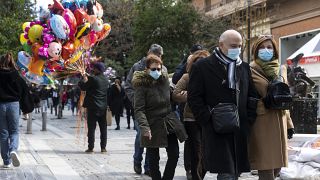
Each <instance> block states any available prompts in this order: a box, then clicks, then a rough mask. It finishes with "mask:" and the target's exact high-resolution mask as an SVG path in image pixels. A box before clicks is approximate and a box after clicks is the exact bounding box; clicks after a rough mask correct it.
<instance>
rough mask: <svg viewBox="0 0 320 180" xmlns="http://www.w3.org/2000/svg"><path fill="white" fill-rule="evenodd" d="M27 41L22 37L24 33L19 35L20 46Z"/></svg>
mask: <svg viewBox="0 0 320 180" xmlns="http://www.w3.org/2000/svg"><path fill="white" fill-rule="evenodd" d="M27 41H28V40H27V39H26V38H25V37H24V33H21V34H20V43H21V45H23V44H25V43H27Z"/></svg>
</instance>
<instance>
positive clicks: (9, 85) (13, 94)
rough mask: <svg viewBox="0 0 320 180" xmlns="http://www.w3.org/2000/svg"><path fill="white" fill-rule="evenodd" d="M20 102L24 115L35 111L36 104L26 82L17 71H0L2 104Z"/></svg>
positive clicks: (0, 100)
mask: <svg viewBox="0 0 320 180" xmlns="http://www.w3.org/2000/svg"><path fill="white" fill-rule="evenodd" d="M16 101H19V103H20V109H21V110H22V112H23V113H30V112H32V111H33V108H34V104H33V99H32V97H31V95H30V92H29V88H28V86H27V84H26V82H25V81H24V80H23V79H22V77H21V76H20V74H19V73H18V71H17V70H6V69H0V102H1V103H6V102H16Z"/></svg>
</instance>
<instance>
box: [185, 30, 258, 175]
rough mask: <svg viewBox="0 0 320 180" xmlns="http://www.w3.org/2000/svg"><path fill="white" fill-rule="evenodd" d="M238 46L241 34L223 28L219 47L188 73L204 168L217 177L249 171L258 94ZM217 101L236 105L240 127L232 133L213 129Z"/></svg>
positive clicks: (189, 99)
mask: <svg viewBox="0 0 320 180" xmlns="http://www.w3.org/2000/svg"><path fill="white" fill-rule="evenodd" d="M241 46H242V37H241V35H240V33H238V32H237V31H235V30H227V31H225V32H224V33H223V34H222V35H221V36H220V40H219V47H217V48H215V50H214V51H213V53H212V55H211V56H209V57H207V58H205V59H201V60H199V61H197V62H196V63H194V64H193V66H192V70H191V73H190V81H189V86H188V104H189V106H190V108H191V110H192V112H193V114H194V116H195V119H196V120H197V121H199V122H200V124H201V125H202V130H203V132H202V133H203V136H202V137H203V148H204V151H203V152H204V161H205V162H204V163H205V169H206V170H207V171H210V172H211V173H218V180H219V179H230V180H233V179H237V178H238V176H239V175H240V174H241V172H248V171H250V166H249V161H248V154H247V153H248V152H247V136H248V134H249V128H250V124H251V123H253V122H254V120H255V117H256V102H257V101H256V100H257V99H256V98H257V93H256V90H255V88H254V85H253V83H252V79H251V72H250V68H249V65H248V63H246V62H243V61H242V60H241V59H240V58H239V55H240V53H241ZM237 91H238V92H239V96H238V97H239V98H238V101H237V100H236V99H237V96H236V93H237ZM237 102H238V103H237ZM218 103H234V104H238V106H237V107H238V112H239V119H240V128H239V129H237V130H236V131H235V132H233V133H227V134H219V133H217V132H215V130H214V129H213V124H212V121H211V120H210V111H209V109H211V108H213V107H214V106H215V105H217V104H218Z"/></svg>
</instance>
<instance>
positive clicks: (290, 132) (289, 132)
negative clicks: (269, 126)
mask: <svg viewBox="0 0 320 180" xmlns="http://www.w3.org/2000/svg"><path fill="white" fill-rule="evenodd" d="M287 132H288V139H292V137H293V134H295V132H294V129H293V128H291V129H288V130H287Z"/></svg>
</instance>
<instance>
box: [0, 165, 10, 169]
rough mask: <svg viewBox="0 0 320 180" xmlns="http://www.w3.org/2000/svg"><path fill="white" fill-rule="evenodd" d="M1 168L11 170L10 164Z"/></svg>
mask: <svg viewBox="0 0 320 180" xmlns="http://www.w3.org/2000/svg"><path fill="white" fill-rule="evenodd" d="M2 167H3V168H5V169H9V168H11V164H4V165H3V166H2Z"/></svg>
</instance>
